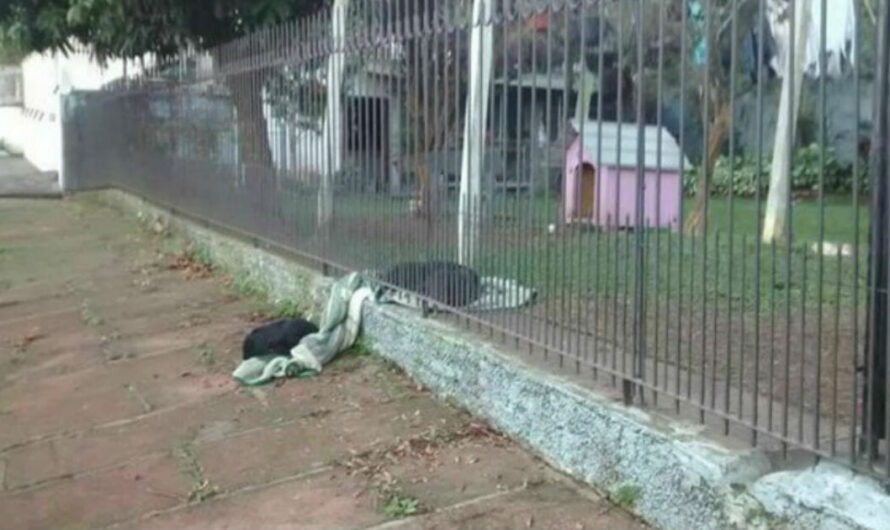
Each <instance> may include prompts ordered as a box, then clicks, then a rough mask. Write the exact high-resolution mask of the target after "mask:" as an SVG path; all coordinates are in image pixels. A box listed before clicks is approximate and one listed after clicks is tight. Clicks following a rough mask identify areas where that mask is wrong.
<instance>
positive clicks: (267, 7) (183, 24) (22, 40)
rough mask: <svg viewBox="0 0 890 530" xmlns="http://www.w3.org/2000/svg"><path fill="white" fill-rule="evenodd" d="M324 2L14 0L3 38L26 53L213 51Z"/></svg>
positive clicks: (3, 19) (0, 14)
mask: <svg viewBox="0 0 890 530" xmlns="http://www.w3.org/2000/svg"><path fill="white" fill-rule="evenodd" d="M323 5H324V2H323V0H193V1H189V2H183V1H180V0H142V1H140V2H133V1H130V0H43V1H40V2H35V1H33V0H7V1H4V2H0V42H8V43H11V44H12V45H14V46H16V47H17V48H18V49H20V50H23V51H32V50H33V51H44V50H60V51H70V50H71V45H72V39H75V40H76V41H78V42H80V43H82V44H85V45H88V46H90V47H91V48H92V50H93V52H94V53H95V55H96V56H97V57H98V58H99V59H106V58H110V57H138V56H141V55H143V54H146V53H155V54H157V55H159V56H161V57H169V56H171V55H173V54H175V53H176V52H177V51H178V50H180V49H182V48H183V47H184V46H186V45H192V46H195V47H197V48H207V47H211V46H215V45H217V44H220V43H223V42H227V41H230V40H232V39H234V38H236V37H239V36H241V35H245V34H247V33H249V32H251V31H253V30H255V29H258V28H261V27H264V26H269V25H272V24H277V23H280V22H284V21H286V20H291V19H293V18H296V17H298V16H300V15H303V14H305V13H308V12H312V11H315V10H317V9H319V8H320V7H321V6H323Z"/></svg>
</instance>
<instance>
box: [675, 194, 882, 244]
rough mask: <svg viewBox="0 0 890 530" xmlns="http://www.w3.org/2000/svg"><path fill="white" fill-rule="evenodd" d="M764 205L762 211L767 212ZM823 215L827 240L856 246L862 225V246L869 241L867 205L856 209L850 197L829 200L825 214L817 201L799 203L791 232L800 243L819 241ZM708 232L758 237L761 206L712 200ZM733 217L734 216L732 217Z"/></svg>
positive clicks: (689, 205) (749, 201) (748, 201)
mask: <svg viewBox="0 0 890 530" xmlns="http://www.w3.org/2000/svg"><path fill="white" fill-rule="evenodd" d="M765 207H766V204H765V201H764V202H763V203H761V208H765ZM691 209H692V200H687V201H686V203H685V205H684V210H685V211H686V213H687V214H688V213H689V211H690V210H691ZM823 211H824V218H825V240H826V241H831V242H834V243H850V244H852V243H853V242H854V239H855V237H856V235H855V234H856V232H855V230H856V225H857V222H858V225H859V242H860V244H863V243H865V242H866V240H867V238H868V222H869V218H868V217H869V210H868V205H867V204H860V205H859V208H856V207H855V206H854V204H853V200H852V198H851V197H849V196H837V195H835V196H828V197H826V198H825V206H824V210H823V208H822V206H821V204H820V202H819V201H818V200H815V199H813V200H797V201H795V202H794V203H793V204H792V206H791V230H792V234H793V238H794V241H795V242H797V243H801V244H804V243H807V242H809V243H812V242H816V241H819V233H820V232H819V227H820V219H821V217H822V214H823ZM708 213H709V215H708V224H709V226H708V229H709V231H719V232H723V233H724V234H729V233H734V234H740V235H742V234H743V235H748V236H756V235H757V233H758V230H757V218H758V215H757V214H758V206H757V202H756V201H755V200H753V199H739V198H736V199H734V200H733V201H732V204H730V200H729V199H728V198H724V197H719V198H712V199H711V200H710V201H709V205H708ZM730 213H731V214H732V215H730Z"/></svg>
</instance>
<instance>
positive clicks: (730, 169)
mask: <svg viewBox="0 0 890 530" xmlns="http://www.w3.org/2000/svg"><path fill="white" fill-rule="evenodd" d="M820 151H821V150H820V147H819V145H818V144H810V145H808V146H806V147H802V148H800V149H798V150H797V152H796V153H795V154H794V164H793V166H792V173H791V189H792V191H794V192H798V193H805V192H816V191H818V190H819V181H820V178H821V157H822V154H821V152H820ZM700 172H701V166H696V167H693V168H691V169H690V170H688V171H687V172H686V174H685V175H684V178H683V191H684V192H685V193H686V194H687V195H694V194H695V190H696V186H697V184H698V178H699V174H700ZM758 175H759V181H758ZM769 180H770V161H769V160H767V159H764V160H763V162H762V164H761V165H760V167H759V168H758V165H757V160H756V159H754V158H752V157H741V156H737V157H735V159H730V158H729V157H727V156H721V157H720V158H719V159H718V160H717V162H716V164H715V166H714V174H713V175H712V178H711V194H712V195H716V196H726V195H729V194H730V191H732V194H733V195H734V196H736V197H753V196H754V195H756V193H757V185H758V182H759V183H760V192H761V194H763V196H766V193H767V192H768V191H769ZM858 181H859V185H860V188H859V189H860V191H867V190H868V172H867V168H866V167H865V164H860V167H859V178H858ZM852 189H853V167H852V164H845V163H843V162H841V161H840V160H838V158H837V156H836V154H835V152H834V149H832V148H830V147H826V149H825V192H826V193H849V192H850V191H852Z"/></svg>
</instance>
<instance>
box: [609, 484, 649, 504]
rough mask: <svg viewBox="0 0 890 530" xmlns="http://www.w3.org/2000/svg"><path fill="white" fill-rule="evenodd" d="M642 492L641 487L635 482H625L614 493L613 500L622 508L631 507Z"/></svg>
mask: <svg viewBox="0 0 890 530" xmlns="http://www.w3.org/2000/svg"><path fill="white" fill-rule="evenodd" d="M642 494H643V489H642V488H641V487H639V486H637V485H635V484H623V485H621V486H620V487H619V488H618V489H617V490H615V493H613V494H612V502H614V503H615V504H616V505H618V506H619V507H621V508H631V507H633V505H634V504H636V502H637V501H638V500H639V499H640V496H641V495H642Z"/></svg>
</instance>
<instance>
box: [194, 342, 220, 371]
mask: <svg viewBox="0 0 890 530" xmlns="http://www.w3.org/2000/svg"><path fill="white" fill-rule="evenodd" d="M198 362H199V363H201V364H202V365H204V366H206V367H208V368H209V367H211V366H213V365H215V364H216V356H215V355H214V354H213V348H211V347H210V345H209V344H207V343H206V342H202V343H201V345H200V346H199V347H198Z"/></svg>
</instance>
